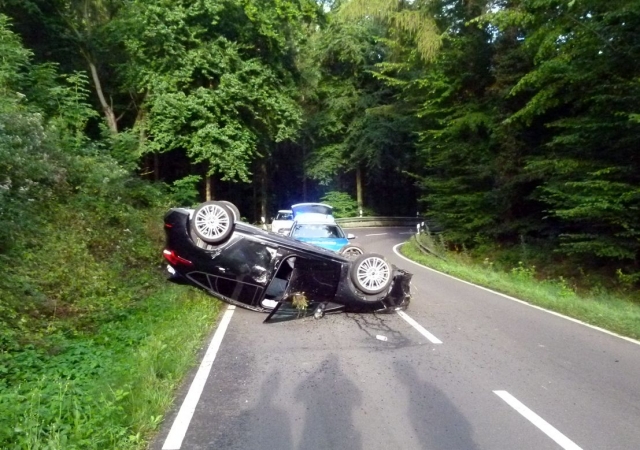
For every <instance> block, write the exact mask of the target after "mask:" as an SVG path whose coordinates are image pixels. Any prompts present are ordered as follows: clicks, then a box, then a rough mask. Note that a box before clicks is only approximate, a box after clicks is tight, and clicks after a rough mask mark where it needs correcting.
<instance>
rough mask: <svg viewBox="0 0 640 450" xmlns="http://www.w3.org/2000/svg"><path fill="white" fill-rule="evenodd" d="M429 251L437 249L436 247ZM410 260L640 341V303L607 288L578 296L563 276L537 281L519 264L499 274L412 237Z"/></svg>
mask: <svg viewBox="0 0 640 450" xmlns="http://www.w3.org/2000/svg"><path fill="white" fill-rule="evenodd" d="M429 248H437V245H435V246H434V247H429ZM400 252H401V253H402V254H403V255H404V256H406V257H407V258H409V259H411V260H413V261H416V262H418V263H420V264H424V265H425V266H428V267H431V268H433V269H436V270H439V271H441V272H444V273H447V274H449V275H453V276H455V277H458V278H460V279H463V280H466V281H469V282H472V283H475V284H478V285H480V286H484V287H487V288H490V289H493V290H496V291H498V292H502V293H504V294H507V295H510V296H513V297H516V298H519V299H521V300H524V301H526V302H529V303H531V304H533V305H537V306H541V307H543V308H546V309H549V310H551V311H556V312H558V313H561V314H564V315H567V316H569V317H573V318H575V319H578V320H581V321H583V322H586V323H589V324H591V325H595V326H598V327H601V328H604V329H607V330H610V331H612V332H614V333H618V334H621V335H623V336H628V337H630V338H634V339H640V304H639V303H638V302H636V301H634V300H633V299H630V298H624V297H621V296H617V295H615V294H613V293H611V292H608V291H606V290H604V289H600V290H598V291H595V292H592V293H590V294H589V295H582V294H581V295H579V294H577V293H576V292H575V290H574V289H573V288H572V287H571V286H570V284H569V283H567V281H566V280H565V279H563V278H562V277H559V278H558V279H554V280H539V279H537V278H536V272H535V267H526V266H524V265H523V264H520V265H518V266H517V267H515V268H513V269H512V270H511V271H509V272H505V271H499V270H497V269H495V268H494V267H493V266H492V265H491V264H490V263H486V264H482V263H477V262H474V261H472V260H471V259H470V258H468V257H465V256H464V255H458V254H452V253H447V254H446V258H443V252H442V250H440V251H439V252H438V251H437V250H436V251H435V254H429V253H425V252H424V251H423V250H421V248H420V246H419V245H418V243H417V242H416V238H415V237H413V238H412V239H411V240H410V241H409V242H408V243H407V244H405V245H403V246H402V247H401V248H400Z"/></svg>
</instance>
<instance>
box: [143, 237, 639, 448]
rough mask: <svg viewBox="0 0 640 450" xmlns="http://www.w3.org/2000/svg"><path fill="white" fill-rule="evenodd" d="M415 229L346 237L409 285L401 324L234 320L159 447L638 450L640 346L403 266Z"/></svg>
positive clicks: (181, 399)
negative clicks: (408, 278)
mask: <svg viewBox="0 0 640 450" xmlns="http://www.w3.org/2000/svg"><path fill="white" fill-rule="evenodd" d="M411 231H412V230H411V229H405V228H385V229H381V228H375V229H357V230H350V232H353V233H355V234H357V235H358V238H357V240H356V241H355V243H357V244H359V245H361V246H363V247H364V248H365V249H366V250H367V251H373V252H377V253H381V254H384V255H385V256H386V257H387V258H388V259H389V260H390V261H391V262H392V263H394V264H396V265H397V266H398V267H401V268H403V269H406V270H408V271H410V272H412V273H413V274H414V276H413V280H412V292H413V299H412V303H411V305H410V306H409V308H408V310H407V311H406V314H404V315H400V314H390V315H373V314H344V313H343V314H335V315H327V316H325V317H324V318H323V319H321V320H314V319H313V318H305V319H299V320H292V321H285V322H279V323H274V324H262V320H263V319H264V317H265V315H264V314H260V313H255V312H251V311H246V310H243V309H239V308H238V309H230V310H228V311H227V312H226V313H225V315H224V317H223V319H222V322H221V325H220V327H219V329H218V331H217V333H216V335H215V337H213V344H212V345H211V346H209V350H208V352H207V354H206V355H203V356H204V360H205V361H204V363H203V364H202V366H201V368H200V370H199V371H196V370H194V372H193V374H191V376H190V377H189V378H188V379H187V380H186V382H185V386H184V388H183V389H182V390H181V392H180V393H179V396H178V398H177V399H176V404H175V407H174V408H173V411H172V412H171V413H170V414H169V415H168V416H167V417H166V419H165V422H164V424H163V427H162V429H161V431H160V433H159V435H158V437H157V439H156V441H155V442H154V444H153V447H152V448H154V449H157V450H159V449H163V448H164V449H167V450H168V449H211V450H223V449H245V450H249V449H261V450H263V449H300V450H303V449H304V450H306V449H314V450H321V449H336V450H338V449H340V450H341V449H350V450H358V449H366V450H374V449H384V450H388V449H403V450H409V449H429V450H445V449H446V450H452V449H457V450H480V449H482V450H485V449H487V450H489V449H491V450H494V449H505V450H527V449H530V450H547V449H549V450H551V449H572V450H578V449H584V450H587V449H589V450H591V449H606V450H614V449H626V450H637V449H640V345H638V343H637V342H635V341H631V340H624V339H621V338H619V337H616V336H613V335H610V334H607V333H604V332H602V331H598V330H596V329H593V328H590V327H588V326H585V325H583V324H580V323H576V322H574V321H570V320H567V319H566V318H563V317H560V316H558V315H554V314H551V313H549V312H546V311H543V310H540V309H537V308H534V307H531V306H528V305H526V304H523V303H520V302H517V301H514V300H513V299H509V298H506V297H505V296H501V295H498V294H496V293H493V292H490V291H488V290H485V289H481V288H478V287H476V286H473V285H470V284H468V283H464V282H461V281H458V280H455V279H453V278H451V277H448V276H445V275H443V274H439V273H437V272H434V271H431V270H428V269H426V268H423V267H421V266H418V265H416V264H414V263H411V262H409V261H407V260H405V259H403V258H402V257H401V256H399V255H398V254H397V252H394V248H397V245H398V244H400V243H402V242H404V241H406V240H407V239H408V237H409V234H410V233H411ZM185 289H190V288H188V287H185ZM207 345H209V343H207ZM205 350H206V348H205ZM203 353H204V352H203ZM179 411H181V412H180V413H179Z"/></svg>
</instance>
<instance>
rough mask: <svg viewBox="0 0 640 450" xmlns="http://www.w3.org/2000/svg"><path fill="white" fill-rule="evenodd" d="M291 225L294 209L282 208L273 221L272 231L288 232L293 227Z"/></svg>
mask: <svg viewBox="0 0 640 450" xmlns="http://www.w3.org/2000/svg"><path fill="white" fill-rule="evenodd" d="M291 225H293V211H292V210H290V209H281V210H279V211H278V213H277V214H276V217H275V218H274V219H273V221H272V222H271V231H273V232H274V233H282V234H286V233H287V232H288V231H289V230H290V229H291Z"/></svg>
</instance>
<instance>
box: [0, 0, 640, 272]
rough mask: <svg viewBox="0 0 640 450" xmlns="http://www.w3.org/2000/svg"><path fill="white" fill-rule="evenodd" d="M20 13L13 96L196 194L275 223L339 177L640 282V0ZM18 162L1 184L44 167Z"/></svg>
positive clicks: (239, 1)
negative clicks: (278, 213)
mask: <svg viewBox="0 0 640 450" xmlns="http://www.w3.org/2000/svg"><path fill="white" fill-rule="evenodd" d="M2 11H3V14H4V15H3V16H2V32H3V36H5V37H4V38H3V41H2V43H3V49H2V51H3V53H4V54H5V55H6V56H4V57H3V67H2V76H3V79H2V83H3V85H2V89H3V97H4V98H3V102H4V105H5V108H8V107H12V108H25V109H31V110H35V109H37V110H39V111H40V112H41V114H42V121H43V123H42V125H43V126H45V127H46V126H48V125H47V124H48V123H49V122H51V121H52V120H54V117H53V116H57V117H56V118H55V120H57V121H58V122H60V121H62V122H64V126H65V127H67V128H73V130H74V133H75V135H74V137H73V138H71V141H72V142H69V143H64V145H65V146H71V147H72V148H73V151H80V152H81V151H86V149H87V148H88V147H91V148H94V149H96V152H97V153H96V154H99V155H109V156H110V157H112V158H113V159H115V160H116V161H117V162H118V164H119V166H120V167H122V169H123V170H127V171H133V172H135V173H137V174H138V175H139V176H140V177H143V178H146V179H149V180H155V181H162V182H164V183H166V184H168V185H170V186H172V188H173V189H174V190H178V191H181V192H183V193H184V194H185V195H186V197H187V199H185V200H188V199H189V197H190V196H191V197H192V198H195V196H193V193H194V192H193V189H197V190H198V191H199V195H198V198H205V197H206V198H226V199H229V200H231V201H233V202H235V203H236V204H238V206H240V209H241V210H242V211H243V213H244V214H245V215H246V216H247V218H248V219H249V220H251V221H259V220H260V217H267V218H268V217H269V216H271V215H272V214H273V211H274V210H275V209H278V208H282V207H286V206H288V205H290V204H291V203H293V202H296V201H303V200H307V201H315V200H319V199H321V198H322V197H323V196H324V195H325V194H327V193H328V192H332V193H336V192H342V193H346V194H348V195H350V196H351V197H353V198H355V199H357V202H358V205H359V206H360V207H364V209H365V210H366V211H369V212H370V213H377V214H405V215H406V214H412V215H413V214H415V213H416V212H421V213H423V214H426V215H428V216H429V217H430V218H431V219H433V220H434V221H435V222H436V223H437V224H438V225H439V226H440V227H442V228H443V229H445V230H446V231H447V235H448V238H449V240H450V241H451V242H452V243H453V244H454V245H455V244H458V245H463V244H464V245H465V246H466V248H473V247H478V246H483V245H484V246H486V245H489V246H492V245H494V244H496V243H497V244H500V245H507V246H508V245H521V244H523V243H525V244H527V245H533V246H534V247H541V246H543V247H545V251H546V250H553V251H559V252H562V253H564V254H566V255H573V256H577V257H578V258H579V259H583V260H588V261H589V263H588V265H591V264H593V265H595V266H608V267H610V268H612V269H614V270H619V272H618V273H619V276H620V277H622V278H624V279H628V278H627V277H632V278H633V279H637V278H638V256H639V250H640V239H639V236H640V214H639V211H638V206H639V205H640V188H639V186H640V178H639V177H640V170H638V169H639V165H640V162H639V158H640V156H639V152H638V149H640V145H639V140H640V109H639V107H638V105H639V104H640V102H639V99H640V78H639V75H638V74H639V73H640V71H639V70H638V66H639V65H640V3H639V2H637V1H632V0H618V1H607V2H603V1H596V0H566V1H565V0H514V1H506V0H494V1H484V0H466V1H460V0H455V1H454V0H451V1H444V0H428V1H427V0H424V1H423V0H414V1H408V0H407V1H398V0H369V1H365V0H353V1H335V2H332V1H324V2H316V1H314V0H228V1H213V0H200V1H186V0H185V1H163V0H53V1H51V0H46V1H45V0H3V1H2ZM47 90H48V91H49V92H46V91H47ZM51 90H53V91H54V92H55V94H54V95H52V94H51V92H50V91H51ZM58 127H60V125H58ZM5 148H6V147H5ZM4 151H6V150H4ZM67 151H71V150H69V149H68V150H67ZM7 157H8V158H15V157H16V156H15V153H13V155H11V156H9V155H8V156H7ZM3 159H6V157H5V155H4V154H3ZM9 160H10V159H9ZM3 169H4V170H3V171H4V172H5V174H4V175H3V176H4V177H5V180H4V181H3V186H4V190H3V197H2V199H3V201H8V200H9V199H13V198H15V197H19V195H20V194H19V193H20V189H22V188H23V187H24V186H22V184H23V183H24V182H25V180H34V179H36V178H37V177H38V176H41V175H38V174H33V175H32V174H30V173H29V172H28V170H29V169H28V168H27V167H20V168H18V167H17V166H14V165H11V164H8V165H7V163H5V162H4V161H3ZM13 171H18V172H16V173H14V172H13ZM21 172H22V173H21ZM45 172H47V171H46V170H45ZM47 176H52V175H51V173H47ZM5 220H7V219H6V218H5Z"/></svg>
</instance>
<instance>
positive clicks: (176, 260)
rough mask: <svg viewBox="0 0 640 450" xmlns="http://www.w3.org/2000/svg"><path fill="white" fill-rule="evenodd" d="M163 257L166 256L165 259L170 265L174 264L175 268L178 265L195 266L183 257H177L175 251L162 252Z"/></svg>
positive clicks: (165, 250)
mask: <svg viewBox="0 0 640 450" xmlns="http://www.w3.org/2000/svg"><path fill="white" fill-rule="evenodd" d="M162 256H164V259H166V260H167V261H169V263H170V264H173V265H174V266H175V265H177V264H184V265H186V266H193V263H192V262H191V261H189V260H188V259H184V258H183V257H182V256H178V255H176V252H174V251H173V250H167V249H164V250H163V251H162Z"/></svg>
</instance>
